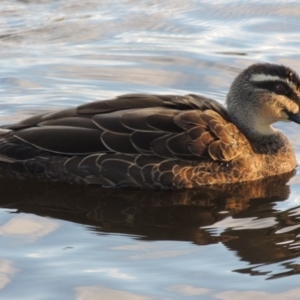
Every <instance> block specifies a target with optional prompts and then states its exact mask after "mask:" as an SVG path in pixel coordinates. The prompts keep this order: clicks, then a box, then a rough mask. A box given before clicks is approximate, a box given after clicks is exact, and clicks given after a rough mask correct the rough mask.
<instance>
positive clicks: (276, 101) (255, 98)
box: [226, 63, 300, 139]
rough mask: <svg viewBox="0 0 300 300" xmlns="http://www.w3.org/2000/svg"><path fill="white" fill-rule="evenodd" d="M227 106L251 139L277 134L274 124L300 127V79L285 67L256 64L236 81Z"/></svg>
mask: <svg viewBox="0 0 300 300" xmlns="http://www.w3.org/2000/svg"><path fill="white" fill-rule="evenodd" d="M226 102H227V108H228V113H229V116H230V118H231V119H232V121H233V122H234V123H235V124H236V125H237V126H238V127H239V129H240V130H241V131H243V133H244V134H245V135H246V136H248V138H250V139H257V138H261V137H265V136H267V135H268V136H269V135H272V134H276V131H275V129H274V128H272V126H271V124H273V123H275V122H278V121H293V122H296V123H298V124H300V78H299V76H298V75H297V73H296V72H295V71H293V70H292V69H290V68H288V67H285V66H282V65H275V64H268V63H263V64H254V65H251V66H250V67H248V68H247V69H245V70H244V71H243V72H242V73H240V74H239V75H238V76H237V77H236V78H235V80H234V81H233V83H232V85H231V88H230V90H229V93H228V95H227V100H226Z"/></svg>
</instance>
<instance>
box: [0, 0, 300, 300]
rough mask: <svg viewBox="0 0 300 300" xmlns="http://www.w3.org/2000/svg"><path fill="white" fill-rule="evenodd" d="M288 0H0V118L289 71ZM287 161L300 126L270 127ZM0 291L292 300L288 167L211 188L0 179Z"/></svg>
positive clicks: (296, 182) (221, 85)
mask: <svg viewBox="0 0 300 300" xmlns="http://www.w3.org/2000/svg"><path fill="white" fill-rule="evenodd" d="M299 13H300V4H299V3H298V1H270V0H269V1H267V0H265V1H262V0H260V1H251V2H249V1H243V0H240V1H218V2H216V3H213V4H212V2H211V1H205V0H203V1H200V0H198V1H197V0H193V1H192V0H189V1H179V0H172V1H170V0H162V1H154V0H153V1H136V0H127V1H125V0H124V1H112V0H111V1H96V0H85V1H78V0H65V1H59V0H58V1H54V0H43V1H42V0H40V1H38V0H36V1H33V0H32V1H30V0H27V1H25V0H23V1H11V0H10V1H8V0H7V1H1V3H0V14H1V17H0V65H1V69H0V83H1V84H0V90H1V102H0V117H1V118H0V122H1V124H5V123H11V122H16V121H19V120H21V119H23V118H24V117H27V116H30V115H33V114H35V113H37V112H42V111H46V110H49V109H58V108H66V107H71V106H74V105H78V104H82V103H86V102H88V101H93V100H96V99H106V98H110V97H114V96H116V95H120V94H123V93H129V92H130V93H132V92H149V93H150V92H151V93H178V94H185V93H201V94H204V95H206V96H208V97H211V98H214V99H216V100H218V101H220V102H222V103H224V99H225V97H226V93H227V90H228V87H229V85H230V83H231V82H232V80H233V78H234V77H235V76H236V74H237V73H238V72H239V71H240V70H241V69H243V68H244V67H246V66H248V65H249V64H251V63H253V62H258V61H268V62H272V63H280V64H287V65H289V66H291V67H293V68H294V69H296V70H297V71H299V70H300V54H299V43H300V42H299V41H300V34H299V33H298V31H299V30H298V29H299V28H300V20H299ZM277 127H278V128H280V129H281V130H283V131H284V132H285V133H286V134H287V135H288V137H289V138H290V139H291V141H292V142H293V145H294V147H295V151H296V154H297V158H298V161H300V143H299V138H300V136H299V133H298V132H299V127H298V126H297V125H296V124H278V125H277ZM0 190H1V198H0V206H1V209H0V244H1V248H0V298H1V299H30V300H32V299H80V300H82V299H84V300H86V299H130V300H132V299H133V300H146V299H147V300H148V299H151V300H156V299H175V300H176V299H221V300H227V299H272V300H273V299H287V300H291V299H299V293H300V288H299V273H300V271H299V270H300V261H299V253H300V240H299V237H300V222H299V217H300V177H299V175H297V174H296V175H293V174H290V175H289V176H285V177H284V178H278V179H274V180H271V181H270V180H266V181H264V182H261V183H259V184H243V185H240V186H236V187H234V188H232V189H231V190H226V191H224V190H220V191H211V190H206V191H203V190H202V191H181V192H171V191H164V192H163V191H161V192H154V191H152V192H150V191H146V192H145V191H121V192H120V191H103V190H99V188H95V187H74V186H68V185H55V184H44V183H36V182H18V181H13V180H1V181H0Z"/></svg>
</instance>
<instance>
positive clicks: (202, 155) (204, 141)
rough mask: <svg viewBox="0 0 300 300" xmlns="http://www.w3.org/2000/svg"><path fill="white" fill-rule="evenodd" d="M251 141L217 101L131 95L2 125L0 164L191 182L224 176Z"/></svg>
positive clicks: (126, 182) (129, 181) (75, 174)
mask: <svg viewBox="0 0 300 300" xmlns="http://www.w3.org/2000/svg"><path fill="white" fill-rule="evenodd" d="M6 130H7V131H8V132H6ZM246 144H247V140H246V139H245V137H244V136H243V134H241V133H240V132H239V131H238V130H237V128H236V127H235V126H234V125H233V124H232V123H230V121H229V119H228V116H227V113H226V110H225V109H224V107H223V106H222V105H220V104H219V103H217V102H216V101H214V100H211V99H208V98H205V97H202V96H196V95H187V96H173V95H162V96H160V95H143V94H133V95H125V96H121V97H118V98H116V99H113V100H106V101H98V102H92V103H88V104H84V105H81V106H79V107H77V108H72V109H66V110H62V111H58V112H52V113H45V114H41V115H38V116H34V117H31V118H29V119H26V120H24V121H22V122H20V123H17V124H13V125H8V126H4V127H3V129H2V135H1V138H0V161H1V165H0V168H1V169H0V171H1V173H2V174H5V175H9V176H14V177H18V178H33V179H36V178H37V179H43V180H54V181H55V180H57V181H68V182H77V183H91V184H99V185H102V186H111V187H114V186H134V187H142V186H148V187H193V186H197V185H203V184H208V183H209V184H211V183H220V182H217V181H218V180H220V178H219V177H218V176H216V175H214V176H212V172H215V173H216V172H217V169H218V168H219V167H220V164H222V163H224V162H230V161H232V160H233V159H234V158H235V157H237V156H238V155H240V153H241V152H242V151H243V147H244V146H245V145H246ZM213 170H215V171H213ZM220 173H221V172H220ZM209 174H211V175H209ZM222 180H223V181H224V182H223V183H226V182H225V181H226V180H227V179H222ZM214 181H215V182H214ZM221 183H222V182H221Z"/></svg>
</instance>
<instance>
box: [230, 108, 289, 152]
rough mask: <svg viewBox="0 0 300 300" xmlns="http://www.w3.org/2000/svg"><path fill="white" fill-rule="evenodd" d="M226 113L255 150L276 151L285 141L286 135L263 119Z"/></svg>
mask: <svg viewBox="0 0 300 300" xmlns="http://www.w3.org/2000/svg"><path fill="white" fill-rule="evenodd" d="M228 113H229V117H230V119H231V121H232V122H233V123H234V124H235V125H236V126H237V127H238V128H239V130H240V131H241V132H242V133H243V134H244V135H245V136H246V138H247V139H248V140H249V142H250V143H251V145H252V146H253V147H254V148H255V151H257V152H264V151H265V152H268V151H266V149H268V150H271V151H272V152H276V151H278V150H279V149H280V148H281V147H283V146H284V145H285V143H287V139H286V137H285V136H284V135H283V134H282V133H281V132H280V131H278V130H276V129H275V128H273V127H272V125H271V124H269V123H266V122H265V120H260V119H259V118H258V117H257V116H251V115H249V114H247V117H246V118H242V116H241V118H238V117H237V116H236V115H235V114H230V111H229V112H228Z"/></svg>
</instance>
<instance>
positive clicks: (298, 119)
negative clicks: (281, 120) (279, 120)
mask: <svg viewBox="0 0 300 300" xmlns="http://www.w3.org/2000/svg"><path fill="white" fill-rule="evenodd" d="M289 120H290V121H293V122H295V123H298V124H300V111H299V112H298V113H297V114H289Z"/></svg>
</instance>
